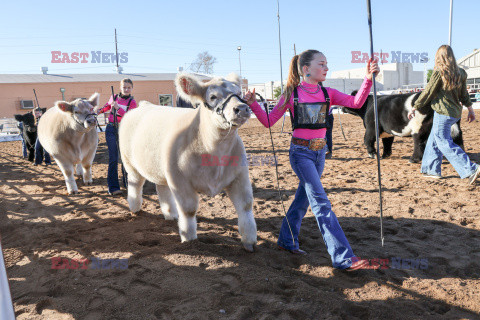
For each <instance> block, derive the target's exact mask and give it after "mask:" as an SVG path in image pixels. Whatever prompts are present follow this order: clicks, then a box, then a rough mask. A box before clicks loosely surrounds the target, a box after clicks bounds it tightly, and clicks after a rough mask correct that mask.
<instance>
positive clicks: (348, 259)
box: [245, 50, 380, 270]
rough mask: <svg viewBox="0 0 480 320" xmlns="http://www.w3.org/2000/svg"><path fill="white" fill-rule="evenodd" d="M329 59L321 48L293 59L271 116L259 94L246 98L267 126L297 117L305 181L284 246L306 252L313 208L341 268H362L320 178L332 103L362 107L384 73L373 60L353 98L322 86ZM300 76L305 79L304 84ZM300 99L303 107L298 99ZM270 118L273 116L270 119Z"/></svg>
mask: <svg viewBox="0 0 480 320" xmlns="http://www.w3.org/2000/svg"><path fill="white" fill-rule="evenodd" d="M327 71H328V67H327V58H326V57H325V55H324V54H323V53H321V52H319V51H317V50H307V51H304V52H302V53H301V54H300V55H296V56H294V57H293V59H292V61H291V63H290V71H289V75H288V80H287V87H286V90H285V92H284V94H283V96H282V98H281V99H280V101H279V102H278V104H277V105H276V106H275V107H274V108H273V110H272V112H270V113H269V115H268V116H267V114H266V113H265V111H264V110H263V109H262V108H261V107H260V105H259V104H258V103H257V102H256V101H255V90H254V91H253V92H250V91H249V92H247V94H246V95H245V99H246V100H247V103H248V105H249V106H250V108H251V109H252V111H253V112H254V113H255V115H256V116H257V118H258V120H259V121H260V122H261V123H262V124H263V125H264V126H265V127H268V126H269V125H270V126H272V125H274V124H275V123H276V122H277V121H278V119H280V118H281V117H282V116H283V114H284V113H285V112H286V110H287V109H289V110H290V112H291V114H292V115H293V122H294V128H293V134H292V136H293V137H292V143H291V145H290V152H289V156H290V164H291V165H292V169H293V170H294V171H295V173H296V174H297V176H298V178H299V179H300V183H299V185H298V189H297V192H296V193H295V199H294V200H293V202H292V204H291V206H290V208H289V209H288V212H287V216H286V217H285V218H284V219H283V222H282V227H281V229H280V235H279V238H278V242H277V243H278V247H279V248H280V249H282V250H286V251H289V252H290V253H293V254H306V252H305V251H303V250H301V249H300V248H299V246H298V234H299V233H300V225H301V223H302V219H303V217H304V216H305V213H306V212H307V209H308V206H309V205H310V206H311V208H312V211H313V213H314V215H315V217H316V220H317V223H318V227H319V228H320V231H321V233H322V236H323V240H324V241H325V244H326V246H327V250H328V253H329V254H330V256H331V258H332V264H333V266H334V267H335V268H338V269H350V270H354V269H358V268H361V267H362V264H364V262H365V260H359V259H358V258H356V257H355V255H354V254H353V251H352V248H351V247H350V244H349V243H348V240H347V238H346V237H345V234H344V233H343V230H342V228H341V227H340V224H339V223H338V220H337V217H336V216H335V213H333V211H332V206H331V204H330V201H329V200H328V198H327V194H326V193H325V190H324V189H323V186H322V183H321V181H320V178H321V176H322V172H323V168H324V164H325V152H326V146H325V133H326V123H325V119H326V115H327V114H328V111H329V105H332V104H334V105H341V106H346V107H350V108H361V107H362V105H363V103H364V102H365V100H366V99H367V97H368V94H369V92H370V88H371V86H372V76H373V73H377V72H379V71H380V69H379V68H378V65H377V61H376V60H373V61H369V62H368V64H367V74H366V77H365V79H364V81H363V84H362V86H361V87H360V90H359V91H358V93H357V95H356V96H354V97H353V96H350V95H347V94H344V93H341V92H339V91H338V90H335V89H332V88H324V87H322V86H321V84H320V83H321V82H323V81H325V79H326V76H327ZM300 77H302V78H303V81H300ZM295 96H297V97H298V100H297V103H296V104H295V103H294V97H295ZM267 117H268V118H267Z"/></svg>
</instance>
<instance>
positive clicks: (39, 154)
mask: <svg viewBox="0 0 480 320" xmlns="http://www.w3.org/2000/svg"><path fill="white" fill-rule="evenodd" d="M44 156H45V164H52V160H51V159H50V154H49V153H48V152H47V151H46V150H45V149H43V147H42V144H41V143H40V140H38V139H37V141H36V142H35V164H41V163H42V162H43V157H44Z"/></svg>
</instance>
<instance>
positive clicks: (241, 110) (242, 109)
mask: <svg viewBox="0 0 480 320" xmlns="http://www.w3.org/2000/svg"><path fill="white" fill-rule="evenodd" d="M233 112H235V114H236V115H239V114H240V113H245V114H247V115H248V114H250V108H249V107H248V106H247V105H246V104H244V103H242V104H239V105H238V106H235V107H234V108H233Z"/></svg>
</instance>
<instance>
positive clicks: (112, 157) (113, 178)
mask: <svg viewBox="0 0 480 320" xmlns="http://www.w3.org/2000/svg"><path fill="white" fill-rule="evenodd" d="M105 140H107V147H108V174H107V183H108V192H110V193H112V192H114V191H116V190H120V184H119V183H118V146H117V129H115V127H114V126H113V124H108V125H107V128H106V129H105Z"/></svg>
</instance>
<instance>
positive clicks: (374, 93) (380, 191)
mask: <svg viewBox="0 0 480 320" xmlns="http://www.w3.org/2000/svg"><path fill="white" fill-rule="evenodd" d="M367 12H368V28H369V31H370V59H373V35H372V8H371V5H370V0H367ZM373 107H374V112H375V137H376V139H377V170H378V193H379V196H380V238H381V240H382V247H383V243H384V237H383V201H382V174H381V170H380V139H379V135H380V134H379V128H378V107H377V88H376V85H375V73H374V74H373Z"/></svg>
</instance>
